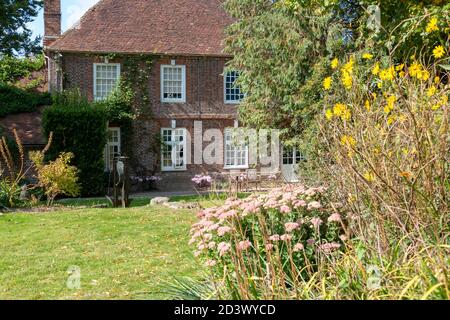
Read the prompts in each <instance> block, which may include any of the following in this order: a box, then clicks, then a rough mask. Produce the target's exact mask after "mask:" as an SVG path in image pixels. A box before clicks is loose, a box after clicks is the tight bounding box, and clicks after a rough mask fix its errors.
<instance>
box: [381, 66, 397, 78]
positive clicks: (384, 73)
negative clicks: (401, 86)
mask: <svg viewBox="0 0 450 320" xmlns="http://www.w3.org/2000/svg"><path fill="white" fill-rule="evenodd" d="M394 77H395V68H394V67H389V68H387V69H383V70H381V71H380V79H381V80H383V81H385V80H391V81H392V80H394Z"/></svg>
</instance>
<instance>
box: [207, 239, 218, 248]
mask: <svg viewBox="0 0 450 320" xmlns="http://www.w3.org/2000/svg"><path fill="white" fill-rule="evenodd" d="M215 247H216V243H215V242H214V241H211V242H210V243H208V249H214V248H215Z"/></svg>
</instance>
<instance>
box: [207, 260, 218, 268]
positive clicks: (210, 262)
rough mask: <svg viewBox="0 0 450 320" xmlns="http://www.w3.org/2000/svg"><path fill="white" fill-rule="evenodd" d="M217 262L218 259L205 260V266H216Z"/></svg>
mask: <svg viewBox="0 0 450 320" xmlns="http://www.w3.org/2000/svg"><path fill="white" fill-rule="evenodd" d="M216 264H217V261H216V260H213V259H211V260H207V261H206V262H205V266H207V267H214V266H215V265H216Z"/></svg>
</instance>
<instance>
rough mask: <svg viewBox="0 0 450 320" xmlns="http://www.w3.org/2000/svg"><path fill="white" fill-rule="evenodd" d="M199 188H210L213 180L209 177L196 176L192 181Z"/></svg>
mask: <svg viewBox="0 0 450 320" xmlns="http://www.w3.org/2000/svg"><path fill="white" fill-rule="evenodd" d="M191 181H192V182H193V183H194V184H195V186H196V187H197V188H208V187H210V186H211V182H212V178H211V176H208V175H201V174H200V175H199V174H198V175H196V176H195V177H193V178H192V179H191Z"/></svg>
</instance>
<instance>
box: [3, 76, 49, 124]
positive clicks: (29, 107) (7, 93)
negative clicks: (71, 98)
mask: <svg viewBox="0 0 450 320" xmlns="http://www.w3.org/2000/svg"><path fill="white" fill-rule="evenodd" d="M51 103H52V99H51V96H50V94H49V93H39V92H33V91H29V90H24V89H20V88H17V87H14V86H10V85H6V84H0V117H4V116H7V115H9V114H15V113H21V112H34V111H36V109H37V107H39V106H45V105H50V104H51Z"/></svg>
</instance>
